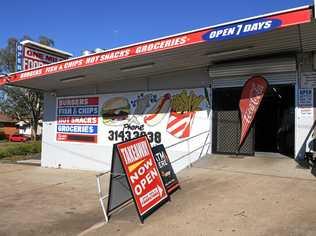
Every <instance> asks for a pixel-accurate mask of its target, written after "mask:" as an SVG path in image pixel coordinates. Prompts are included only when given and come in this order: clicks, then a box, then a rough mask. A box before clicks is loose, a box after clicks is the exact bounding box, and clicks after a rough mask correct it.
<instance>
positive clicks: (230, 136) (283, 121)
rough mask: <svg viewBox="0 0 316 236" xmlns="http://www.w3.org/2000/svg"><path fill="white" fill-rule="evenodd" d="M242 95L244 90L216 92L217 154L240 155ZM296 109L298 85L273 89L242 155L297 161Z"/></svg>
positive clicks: (214, 98) (215, 132) (214, 96)
mask: <svg viewBox="0 0 316 236" xmlns="http://www.w3.org/2000/svg"><path fill="white" fill-rule="evenodd" d="M241 91H242V87H234V88H216V89H213V93H212V97H213V125H212V127H213V131H212V138H213V143H212V151H213V153H219V154H236V153H237V149H238V143H239V138H240V112H239V100H240V94H241ZM294 108H295V87H294V85H288V84H287V85H269V88H268V91H267V93H266V94H265V96H264V98H263V100H262V103H261V104H260V107H259V109H258V111H257V114H256V117H255V119H254V124H253V125H252V126H251V128H250V130H249V133H248V135H247V137H246V140H245V142H244V144H243V146H242V147H241V149H240V152H239V154H241V155H250V156H252V155H255V152H257V153H258V152H264V153H280V154H283V155H285V156H289V157H293V156H294V120H295V115H294V114H295V109H294Z"/></svg>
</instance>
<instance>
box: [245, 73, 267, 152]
mask: <svg viewBox="0 0 316 236" xmlns="http://www.w3.org/2000/svg"><path fill="white" fill-rule="evenodd" d="M267 88H268V82H267V81H266V80H265V79H264V78H263V77H262V76H254V77H252V78H250V79H249V80H247V82H246V83H245V85H244V88H243V90H242V93H241V98H240V101H239V109H240V113H241V135H240V141H239V147H240V146H241V145H242V143H243V142H244V140H245V138H246V136H247V133H248V130H249V128H250V126H251V124H252V122H253V120H254V118H255V115H256V113H257V110H258V108H259V106H260V103H261V101H262V98H263V96H264V94H265V92H266V90H267Z"/></svg>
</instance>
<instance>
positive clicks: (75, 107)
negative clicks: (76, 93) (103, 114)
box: [56, 97, 99, 143]
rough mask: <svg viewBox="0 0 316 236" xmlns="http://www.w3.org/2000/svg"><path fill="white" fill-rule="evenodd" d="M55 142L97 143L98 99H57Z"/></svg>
mask: <svg viewBox="0 0 316 236" xmlns="http://www.w3.org/2000/svg"><path fill="white" fill-rule="evenodd" d="M56 114H57V135H56V140H57V141H64V142H84V143H97V137H98V117H99V97H76V98H59V99H57V111H56Z"/></svg>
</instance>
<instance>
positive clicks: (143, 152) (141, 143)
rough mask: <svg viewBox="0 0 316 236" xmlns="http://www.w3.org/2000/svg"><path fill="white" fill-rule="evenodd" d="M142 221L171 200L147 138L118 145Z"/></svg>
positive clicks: (143, 137)
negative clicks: (156, 208) (166, 201)
mask: <svg viewBox="0 0 316 236" xmlns="http://www.w3.org/2000/svg"><path fill="white" fill-rule="evenodd" d="M116 147H117V150H118V153H119V158H120V160H121V163H122V166H123V168H124V171H125V173H126V177H127V180H128V183H129V185H130V188H131V191H132V195H133V198H134V200H135V203H136V206H137V209H138V213H139V216H140V218H141V220H143V218H144V217H145V215H147V214H150V213H151V212H152V211H153V210H154V209H155V207H156V206H159V205H160V204H162V203H164V201H165V200H168V199H169V196H168V194H167V191H166V189H165V186H164V183H163V181H162V179H161V176H160V173H159V170H158V167H157V164H156V162H155V159H154V156H153V153H152V150H151V146H150V144H149V142H148V139H147V137H146V136H142V137H139V138H136V139H132V140H129V141H127V142H123V143H119V144H117V145H116Z"/></svg>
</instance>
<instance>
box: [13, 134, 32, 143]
mask: <svg viewBox="0 0 316 236" xmlns="http://www.w3.org/2000/svg"><path fill="white" fill-rule="evenodd" d="M27 140H28V138H27V137H26V136H24V135H22V134H13V135H11V136H10V139H9V141H10V142H26V141H27Z"/></svg>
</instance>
